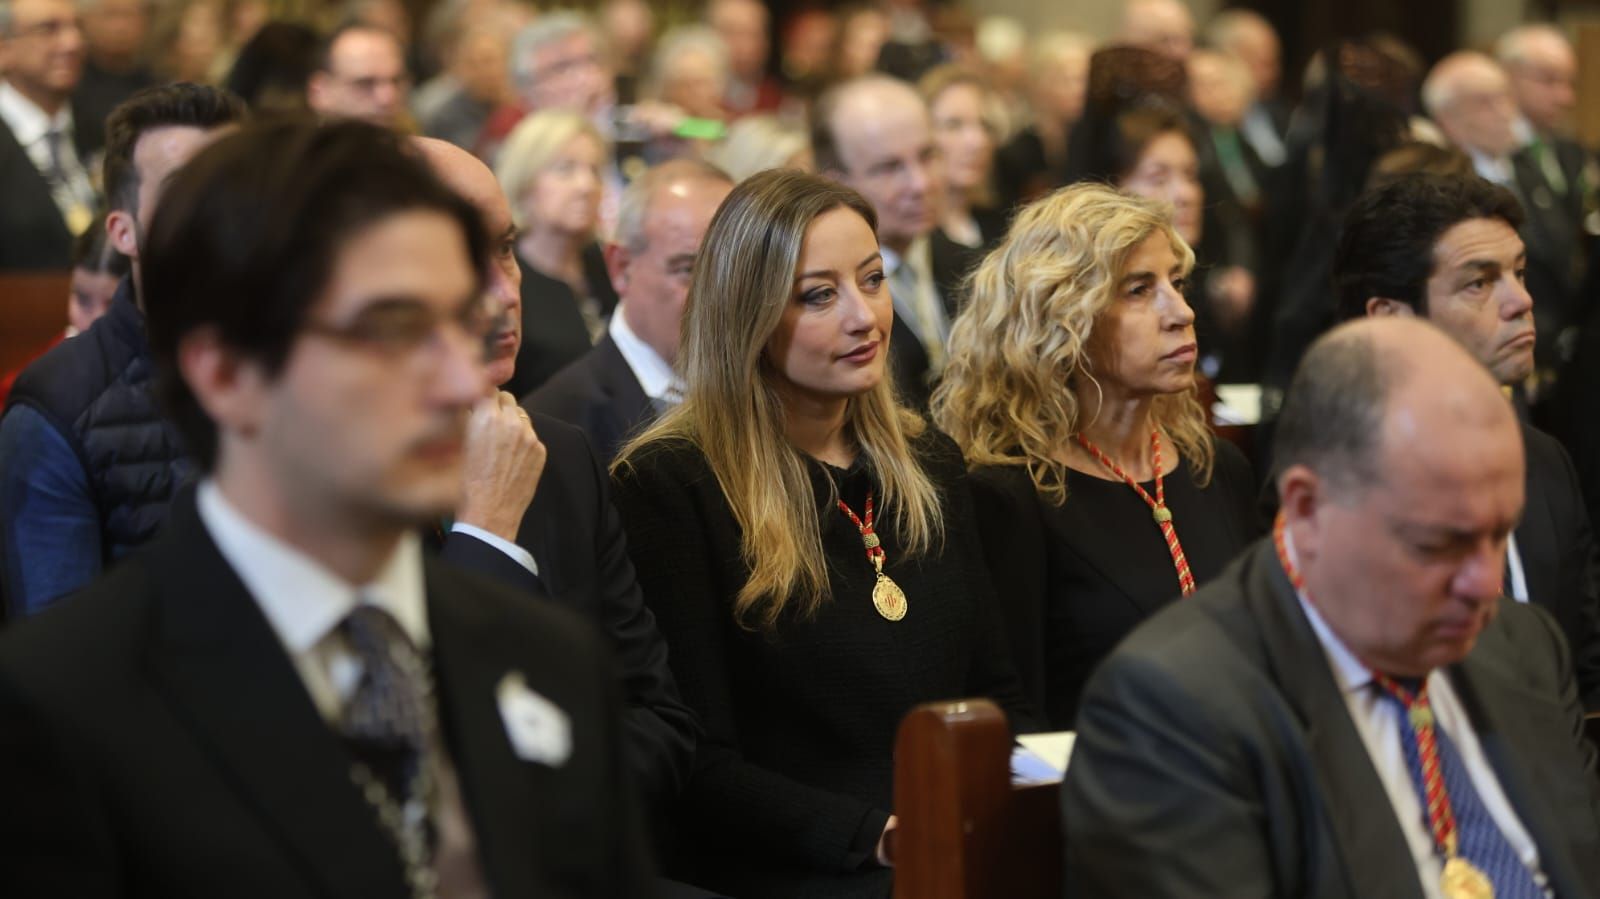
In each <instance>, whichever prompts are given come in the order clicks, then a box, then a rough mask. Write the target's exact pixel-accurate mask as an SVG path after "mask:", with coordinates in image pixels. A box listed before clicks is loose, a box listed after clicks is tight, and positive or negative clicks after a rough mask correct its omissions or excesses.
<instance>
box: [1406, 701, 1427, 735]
mask: <svg viewBox="0 0 1600 899" xmlns="http://www.w3.org/2000/svg"><path fill="white" fill-rule="evenodd" d="M1406 716H1407V717H1409V718H1410V719H1411V726H1412V727H1413V728H1414V729H1416V730H1419V731H1420V730H1422V729H1423V728H1424V727H1432V726H1433V709H1432V708H1431V707H1429V706H1425V705H1413V706H1411V707H1410V708H1408V709H1406Z"/></svg>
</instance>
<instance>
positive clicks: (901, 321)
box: [811, 75, 981, 406]
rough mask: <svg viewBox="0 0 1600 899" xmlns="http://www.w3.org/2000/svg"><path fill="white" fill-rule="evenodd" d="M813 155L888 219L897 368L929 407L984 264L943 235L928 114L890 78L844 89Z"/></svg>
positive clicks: (892, 353)
mask: <svg viewBox="0 0 1600 899" xmlns="http://www.w3.org/2000/svg"><path fill="white" fill-rule="evenodd" d="M811 152H812V153H813V155H814V156H815V157H816V163H817V171H818V172H820V173H822V174H824V175H827V176H828V177H830V178H833V179H835V180H837V181H839V182H840V183H842V184H845V185H848V186H850V187H852V188H854V189H855V190H857V191H859V192H860V193H861V195H862V196H864V197H866V198H867V201H868V202H870V203H871V204H872V207H873V209H874V210H875V211H876V212H877V214H878V243H879V244H880V245H881V247H882V249H883V270H884V274H886V275H887V276H888V278H889V292H890V294H891V295H892V296H893V298H894V329H893V331H892V332H891V334H890V338H889V346H890V349H889V364H890V365H891V366H892V368H893V371H894V377H895V385H896V387H898V388H899V390H900V392H901V394H902V395H903V396H904V397H905V398H906V399H907V400H908V401H909V402H911V403H912V404H913V405H916V406H926V405H927V403H928V397H929V395H930V394H931V393H932V390H933V387H934V385H935V384H936V383H937V382H938V380H939V375H940V374H941V373H942V372H943V371H944V353H945V342H946V341H947V340H948V339H949V337H950V322H951V320H952V319H954V318H955V315H956V311H957V306H958V302H957V292H958V290H959V288H960V285H961V281H962V279H963V278H965V277H966V275H967V273H968V272H969V271H970V270H971V269H972V267H973V266H975V265H976V264H977V263H978V261H979V259H980V258H981V256H980V255H979V253H978V252H977V251H976V250H973V249H971V248H968V247H963V246H961V245H960V244H957V243H956V242H955V241H953V240H951V239H950V238H948V237H946V236H945V234H944V232H943V231H941V230H939V227H938V224H939V216H938V206H939V197H940V196H941V195H942V194H943V192H944V162H943V160H942V159H941V158H940V157H939V151H938V149H937V148H936V147H935V146H934V143H933V121H932V117H931V116H930V115H929V113H928V107H927V104H926V103H924V102H923V100H922V96H921V95H920V94H918V93H917V91H916V89H915V88H913V87H912V86H911V85H909V84H907V83H905V82H904V81H900V80H898V79H895V78H891V77H889V76H887V75H863V76H861V77H859V78H855V79H852V80H850V81H846V82H844V83H843V84H839V85H836V86H834V87H833V88H830V89H829V90H828V91H826V92H825V93H823V95H822V96H821V97H820V98H818V99H817V103H816V107H815V108H814V109H813V110H812V113H811Z"/></svg>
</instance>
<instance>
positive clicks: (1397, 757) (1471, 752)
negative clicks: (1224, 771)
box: [1284, 533, 1550, 899]
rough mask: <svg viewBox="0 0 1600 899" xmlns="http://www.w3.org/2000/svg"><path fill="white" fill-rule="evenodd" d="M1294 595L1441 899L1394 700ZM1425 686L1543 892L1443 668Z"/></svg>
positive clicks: (1522, 832) (1437, 867) (1475, 782)
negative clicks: (1390, 699)
mask: <svg viewBox="0 0 1600 899" xmlns="http://www.w3.org/2000/svg"><path fill="white" fill-rule="evenodd" d="M1284 543H1285V548H1286V549H1287V550H1288V552H1289V558H1290V559H1293V558H1294V546H1293V543H1292V541H1291V540H1290V538H1289V535H1288V534H1287V533H1285V534H1284ZM1296 595H1297V597H1298V599H1299V600H1300V607H1301V608H1302V609H1303V610H1305V613H1306V618H1307V619H1309V620H1310V622H1311V629H1312V630H1313V631H1314V632H1315V633H1316V635H1317V641H1318V642H1319V643H1321V644H1322V651H1323V655H1324V656H1325V657H1326V658H1327V661H1328V667H1329V668H1330V669H1332V671H1333V680H1334V683H1336V684H1337V685H1338V687H1339V692H1340V693H1341V694H1342V695H1343V697H1344V704H1345V708H1346V709H1347V710H1348V711H1349V712H1350V720H1351V721H1352V722H1353V723H1354V724H1355V726H1356V732H1357V733H1358V734H1360V735H1361V743H1362V745H1364V746H1365V747H1366V748H1367V756H1368V758H1369V759H1371V761H1372V766H1373V768H1374V769H1376V770H1377V773H1378V779H1379V780H1380V781H1381V782H1382V783H1383V791H1384V792H1385V793H1386V794H1388V796H1389V805H1390V806H1391V807H1392V808H1393V810H1394V815H1395V819H1396V820H1397V821H1398V822H1399V824H1400V830H1401V832H1402V833H1404V834H1405V835H1406V843H1407V845H1408V846H1409V847H1410V849H1411V857H1412V860H1413V861H1414V862H1415V863H1416V866H1417V876H1418V877H1419V878H1421V880H1422V892H1423V895H1424V896H1426V897H1428V899H1444V894H1443V892H1442V891H1441V890H1440V888H1439V875H1440V874H1441V873H1442V872H1443V870H1444V863H1443V862H1442V861H1441V860H1440V858H1439V856H1438V854H1437V852H1436V851H1435V849H1434V842H1433V832H1432V831H1431V830H1430V829H1429V826H1428V822H1427V816H1426V814H1425V813H1424V811H1423V808H1422V804H1421V802H1419V801H1418V799H1417V788H1416V785H1415V783H1414V782H1413V781H1412V778H1411V768H1410V766H1409V765H1407V764H1406V758H1405V752H1404V750H1402V749H1401V744H1400V729H1401V728H1402V727H1408V726H1410V725H1409V723H1408V722H1407V721H1406V720H1405V717H1404V712H1403V711H1402V710H1401V709H1400V708H1399V706H1398V705H1397V704H1396V703H1393V702H1388V701H1385V700H1384V698H1383V696H1382V692H1381V690H1380V689H1379V688H1377V687H1375V686H1374V685H1373V682H1372V671H1371V669H1369V668H1368V667H1367V666H1366V665H1365V664H1363V663H1362V662H1361V660H1360V659H1358V658H1356V655H1355V653H1353V652H1351V651H1350V648H1349V647H1347V646H1345V645H1344V641H1342V640H1340V639H1339V636H1338V635H1337V634H1335V633H1334V632H1333V631H1332V630H1331V629H1330V628H1329V627H1328V623H1327V622H1326V621H1325V620H1323V618H1322V615H1321V614H1320V613H1318V612H1317V609H1316V606H1314V605H1312V604H1311V603H1310V602H1309V601H1308V600H1307V599H1306V597H1305V595H1304V594H1296ZM1427 683H1428V703H1429V705H1431V706H1432V708H1433V716H1434V721H1435V726H1437V727H1440V728H1443V730H1444V732H1445V733H1446V734H1448V735H1449V737H1450V740H1451V742H1452V743H1454V744H1455V747H1456V750H1457V754H1458V755H1460V757H1461V761H1462V763H1463V764H1464V765H1465V767H1466V769H1467V776H1468V777H1469V778H1471V780H1472V786H1473V788H1474V789H1476V790H1477V792H1478V798H1479V799H1480V800H1482V802H1483V805H1484V808H1486V809H1487V810H1488V811H1489V815H1490V817H1492V818H1493V819H1494V822H1495V823H1496V824H1497V825H1499V827H1500V832H1501V833H1503V834H1504V835H1505V837H1506V840H1507V841H1508V842H1509V843H1510V844H1511V847H1512V849H1513V850H1515V851H1516V853H1517V856H1518V857H1519V858H1521V859H1522V863H1523V864H1524V865H1526V866H1527V868H1528V870H1530V871H1532V872H1533V879H1534V882H1535V883H1537V884H1538V885H1539V886H1540V888H1542V889H1544V890H1545V894H1546V895H1547V896H1548V895H1550V890H1549V885H1548V884H1549V881H1548V879H1547V878H1546V877H1545V874H1544V872H1543V871H1542V870H1541V869H1540V867H1539V848H1538V846H1536V845H1535V844H1534V842H1533V837H1532V836H1530V835H1529V834H1528V829H1527V828H1526V827H1525V826H1523V823H1522V820H1521V819H1520V818H1518V817H1517V813H1516V811H1515V810H1514V809H1513V808H1512V807H1511V801H1510V800H1509V799H1507V798H1506V794H1505V791H1504V790H1503V789H1501V787H1500V779H1499V778H1498V777H1497V776H1496V775H1495V773H1494V768H1493V767H1492V766H1491V765H1490V764H1489V760H1488V758H1487V757H1486V756H1485V755H1484V754H1483V746H1482V744H1480V743H1479V742H1478V734H1477V731H1475V730H1474V729H1473V727H1472V719H1471V718H1470V717H1468V715H1467V712H1466V709H1464V708H1462V706H1461V700H1460V699H1459V698H1458V697H1457V696H1456V693H1455V689H1454V688H1453V687H1451V685H1450V678H1449V677H1448V676H1446V675H1445V673H1444V672H1443V671H1439V670H1437V669H1435V670H1434V671H1432V672H1430V673H1429V674H1428V679H1427Z"/></svg>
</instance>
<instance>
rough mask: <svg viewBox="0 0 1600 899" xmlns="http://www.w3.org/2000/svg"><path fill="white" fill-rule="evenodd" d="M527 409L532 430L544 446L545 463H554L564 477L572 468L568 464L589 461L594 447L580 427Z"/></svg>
mask: <svg viewBox="0 0 1600 899" xmlns="http://www.w3.org/2000/svg"><path fill="white" fill-rule="evenodd" d="M524 408H526V406H525V407H524ZM528 411H529V418H530V420H531V421H532V423H533V432H534V433H535V434H538V435H539V442H540V443H543V444H544V446H545V453H546V457H545V458H546V465H549V464H551V463H554V464H555V466H556V471H558V472H561V473H562V476H563V477H566V476H567V475H568V473H570V471H571V470H572V469H571V468H570V467H569V466H575V465H578V464H583V465H586V466H587V465H588V464H589V463H590V460H591V459H592V458H593V457H594V448H593V447H591V446H590V445H589V437H588V435H587V434H585V433H584V432H583V429H582V428H580V427H578V426H577V425H574V424H571V423H569V422H566V421H563V420H562V419H560V418H558V417H556V416H555V415H551V414H547V413H545V412H543V411H540V410H538V409H529V410H528Z"/></svg>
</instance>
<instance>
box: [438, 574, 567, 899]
mask: <svg viewBox="0 0 1600 899" xmlns="http://www.w3.org/2000/svg"><path fill="white" fill-rule="evenodd" d="M426 570H427V585H428V624H429V628H430V630H431V631H432V634H433V654H434V671H435V680H436V684H437V690H438V697H439V718H440V723H441V724H442V725H443V728H444V734H445V742H446V744H447V745H448V746H449V747H450V755H451V759H452V761H453V763H454V765H455V771H456V777H457V778H458V779H459V781H460V783H461V794H462V801H463V802H465V804H466V806H467V813H468V816H469V817H470V818H471V820H472V829H473V834H474V836H475V837H476V839H477V845H478V858H479V861H480V863H481V864H482V866H483V873H484V879H485V881H486V882H487V883H488V884H489V886H490V887H491V888H492V891H493V893H494V895H496V896H532V895H536V894H537V892H538V885H537V883H535V882H534V880H533V877H532V872H534V871H537V870H540V869H541V865H540V863H539V859H538V856H539V853H540V852H541V846H540V841H539V840H538V839H536V838H535V837H536V835H537V832H538V831H537V819H536V817H535V811H536V809H537V808H538V805H537V802H538V798H539V797H538V793H537V790H536V789H535V785H534V782H533V780H532V778H530V777H529V775H528V771H527V765H525V764H524V763H523V762H521V761H520V760H519V759H518V758H517V757H516V756H515V755H514V754H513V752H512V749H511V743H510V740H509V739H508V738H507V736H506V732H505V725H504V723H503V722H502V720H501V717H500V709H499V705H498V699H497V696H496V689H497V687H498V686H499V683H500V679H501V678H502V677H504V676H505V675H506V674H507V673H508V671H509V669H508V668H507V667H506V666H507V662H506V660H504V659H502V658H500V657H498V656H497V654H496V653H494V652H493V648H494V647H496V646H499V645H500V643H501V639H500V635H499V634H498V633H497V632H496V630H495V622H494V620H493V618H492V616H489V615H486V614H484V609H483V606H481V605H480V604H478V603H475V602H473V601H472V600H473V597H472V596H471V595H470V594H469V593H466V592H464V591H463V590H462V589H461V588H460V582H459V581H457V580H455V579H454V578H452V577H450V576H449V575H448V573H447V572H445V571H444V570H443V569H442V568H441V566H440V565H438V564H436V563H434V562H433V561H432V560H429V561H428V562H427V569H426Z"/></svg>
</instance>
